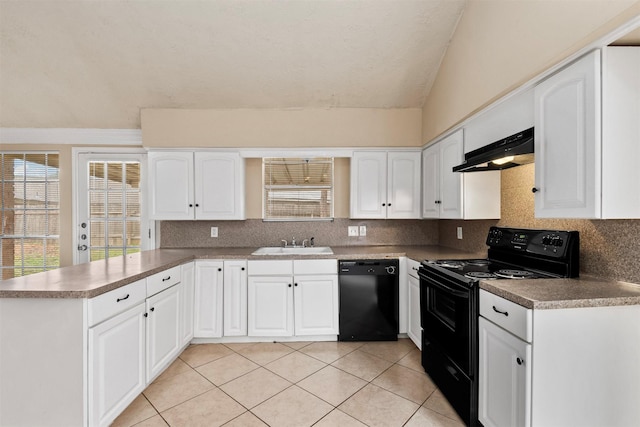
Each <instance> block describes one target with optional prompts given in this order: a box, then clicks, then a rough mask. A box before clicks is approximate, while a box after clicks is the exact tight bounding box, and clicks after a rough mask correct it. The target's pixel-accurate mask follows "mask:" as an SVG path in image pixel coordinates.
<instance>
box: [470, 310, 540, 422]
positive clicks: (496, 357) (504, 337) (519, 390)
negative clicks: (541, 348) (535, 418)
mask: <svg viewBox="0 0 640 427" xmlns="http://www.w3.org/2000/svg"><path fill="white" fill-rule="evenodd" d="M478 339H479V352H480V353H479V366H480V369H479V371H480V372H479V374H480V375H479V386H480V388H479V403H478V419H479V420H480V422H481V423H482V424H483V425H484V426H485V427H500V426H513V427H516V426H529V425H531V423H530V413H531V403H530V392H531V363H530V361H531V344H529V343H527V342H525V341H523V340H521V339H519V338H517V337H516V336H514V335H511V334H510V333H509V332H507V331H506V330H504V329H502V328H500V327H498V326H496V325H494V324H493V323H491V322H489V321H488V320H486V319H484V318H483V317H480V319H479V322H478Z"/></svg>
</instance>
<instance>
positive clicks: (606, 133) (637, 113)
mask: <svg viewBox="0 0 640 427" xmlns="http://www.w3.org/2000/svg"><path fill="white" fill-rule="evenodd" d="M602 73H603V74H602V218H640V190H639V189H638V187H639V185H638V184H640V168H639V167H638V164H640V47H608V48H606V49H605V50H604V52H603V67H602Z"/></svg>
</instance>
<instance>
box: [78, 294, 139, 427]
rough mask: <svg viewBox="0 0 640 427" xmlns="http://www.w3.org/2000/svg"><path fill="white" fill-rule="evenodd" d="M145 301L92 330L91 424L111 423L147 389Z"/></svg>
mask: <svg viewBox="0 0 640 427" xmlns="http://www.w3.org/2000/svg"><path fill="white" fill-rule="evenodd" d="M144 313H145V304H144V303H142V302H140V303H139V304H138V305H136V306H135V307H133V308H131V309H129V310H127V311H125V312H124V313H120V314H118V315H116V316H115V317H112V318H111V319H109V320H106V321H104V322H102V323H100V324H98V325H97V326H94V327H92V328H90V329H89V358H88V359H89V360H88V374H89V378H88V389H89V396H88V401H89V425H91V426H108V425H109V424H111V422H112V421H113V420H114V419H115V418H116V417H117V416H118V415H119V414H120V413H121V412H122V411H123V410H124V409H125V408H126V407H127V406H129V404H130V403H131V402H132V401H133V400H134V399H135V398H136V397H137V396H138V395H139V394H140V393H141V392H142V390H144V388H145V386H146V377H145V363H146V360H145V338H144V337H145V318H144Z"/></svg>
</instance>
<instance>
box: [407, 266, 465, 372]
mask: <svg viewBox="0 0 640 427" xmlns="http://www.w3.org/2000/svg"><path fill="white" fill-rule="evenodd" d="M419 275H420V311H421V323H422V328H423V331H424V332H423V333H424V337H425V338H426V340H427V341H429V342H430V343H431V344H432V345H434V346H435V347H436V348H437V349H438V350H439V351H440V352H441V353H442V354H444V355H446V356H447V357H448V358H449V359H450V360H451V361H452V362H454V363H455V364H456V365H458V367H459V369H460V370H462V371H463V372H464V373H465V374H466V375H467V376H469V377H470V378H473V376H474V373H475V370H476V368H475V366H474V365H475V364H474V363H473V360H474V357H473V354H474V351H476V349H475V345H474V344H473V339H474V336H476V334H477V332H476V330H475V329H476V326H475V325H476V320H475V317H477V314H478V313H477V298H475V297H474V295H475V294H476V291H477V290H476V286H475V282H466V281H464V280H456V279H455V278H452V277H450V276H449V275H448V274H446V273H442V272H438V271H435V270H434V269H425V268H422V269H421V270H420V272H419Z"/></svg>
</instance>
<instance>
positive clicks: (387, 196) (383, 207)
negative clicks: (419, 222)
mask: <svg viewBox="0 0 640 427" xmlns="http://www.w3.org/2000/svg"><path fill="white" fill-rule="evenodd" d="M351 218H367V219H385V218H405V219H406V218H420V152H419V151H390V152H386V151H356V152H354V153H353V157H352V158H351Z"/></svg>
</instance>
